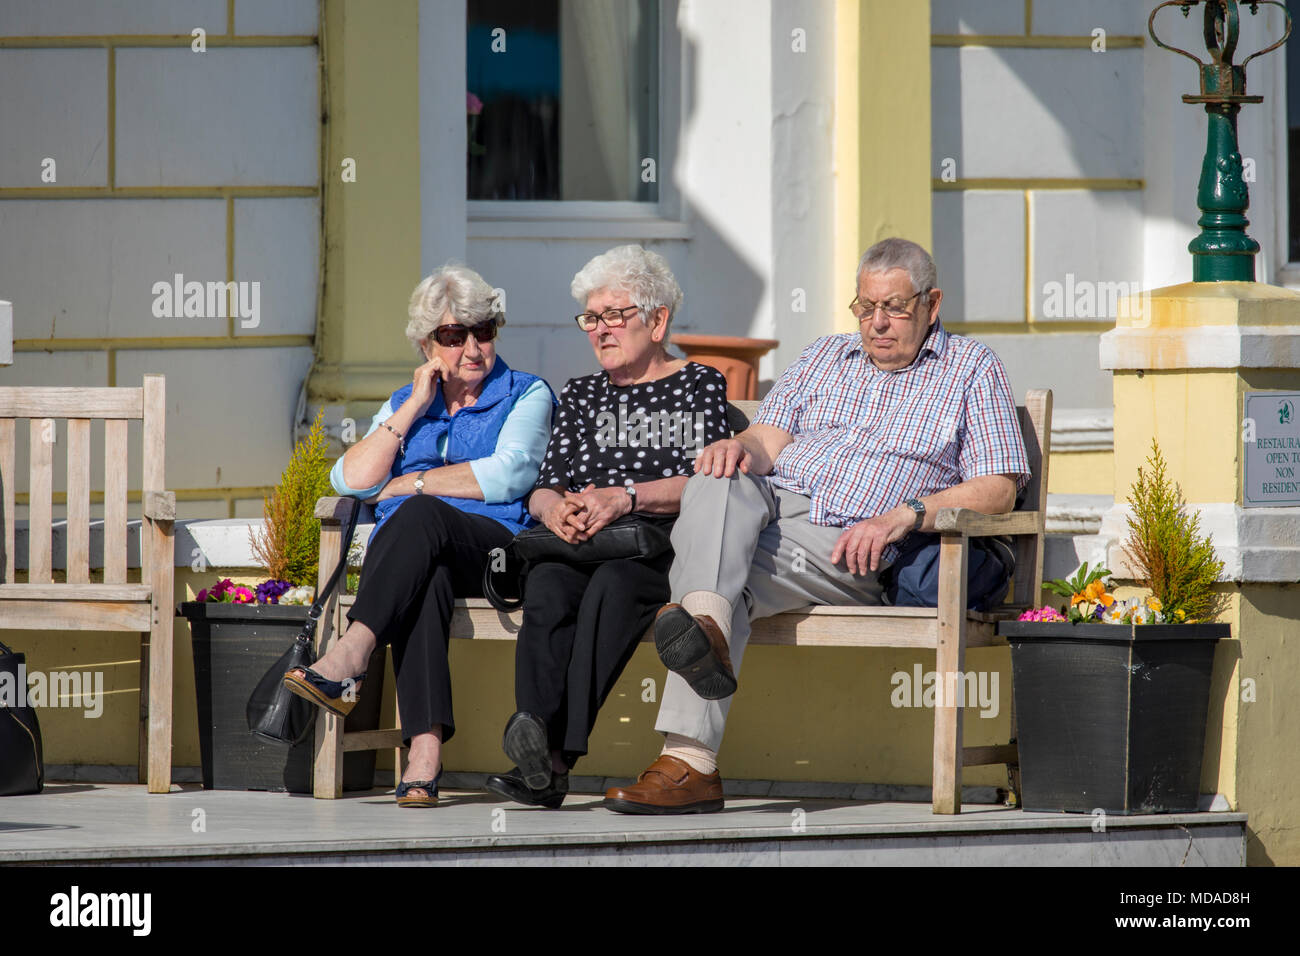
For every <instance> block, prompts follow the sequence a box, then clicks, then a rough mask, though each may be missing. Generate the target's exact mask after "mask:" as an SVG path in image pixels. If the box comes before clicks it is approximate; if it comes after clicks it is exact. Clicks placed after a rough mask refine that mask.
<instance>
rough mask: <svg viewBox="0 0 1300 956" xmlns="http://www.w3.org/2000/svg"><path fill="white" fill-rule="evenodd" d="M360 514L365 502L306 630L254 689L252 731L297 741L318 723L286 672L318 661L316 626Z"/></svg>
mask: <svg viewBox="0 0 1300 956" xmlns="http://www.w3.org/2000/svg"><path fill="white" fill-rule="evenodd" d="M360 513H361V505H360V503H358V504H357V506H356V507H355V508H353V509H352V517H351V518H349V519H348V527H347V530H346V531H344V532H343V549H342V553H341V554H340V555H339V563H338V564H337V565H336V566H335V568H334V573H333V574H331V575H330V578H329V580H328V581H327V582H325V587H324V588H322V589H321V591H320V593H319V594H317V595H316V600H315V602H313V604H312V606H311V610H309V611H308V612H307V622H306V623H305V624H303V626H302V631H300V632H299V634H298V636H297V637H295V638H294V639H293V643H292V644H291V645H289V649H288V650H287V651H285V652H284V653H283V654H281V655H280V658H279V660H277V661H276V662H275V663H274V664H272V665H271V668H270V670H268V671H267V672H266V673H265V674H263V675H262V679H261V680H260V681H258V682H257V686H256V687H254V688H253V693H252V695H251V696H250V697H249V698H248V707H247V709H246V710H245V716H247V718H248V730H249V732H250V733H254V734H257V735H258V736H259V737H266V738H267V739H269V740H279V741H283V742H284V743H289V744H296V743H298V742H299V741H301V740H302V739H303V738H304V737H306V736H307V733H308V732H309V731H310V730H311V728H312V726H313V725H314V723H315V720H316V706H315V705H314V704H313V703H312V702H311V701H309V700H305V699H304V698H302V697H299V696H298V695H297V694H294V693H293V692H291V691H290V690H289V688H287V687H285V686H284V675H285V672H286V671H290V670H293V668H295V667H311V665H312V664H314V663H316V647H315V640H316V625H317V624H318V623H319V622H320V616H321V613H322V611H323V610H324V608H325V602H326V601H328V600H329V596H330V594H331V593H333V591H334V585H336V584H337V583H338V580H339V575H341V574H342V573H343V569H344V568H345V567H346V566H347V563H348V548H349V547H351V545H352V532H354V531H355V530H356V528H357V516H358V515H359V514H360Z"/></svg>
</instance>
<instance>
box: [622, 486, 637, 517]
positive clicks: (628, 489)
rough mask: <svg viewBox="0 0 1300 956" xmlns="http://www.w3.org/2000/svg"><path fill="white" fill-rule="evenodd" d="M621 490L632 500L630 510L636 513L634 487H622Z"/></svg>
mask: <svg viewBox="0 0 1300 956" xmlns="http://www.w3.org/2000/svg"><path fill="white" fill-rule="evenodd" d="M623 490H624V491H626V492H627V496H628V497H629V498H631V499H632V510H633V511H636V485H624V486H623Z"/></svg>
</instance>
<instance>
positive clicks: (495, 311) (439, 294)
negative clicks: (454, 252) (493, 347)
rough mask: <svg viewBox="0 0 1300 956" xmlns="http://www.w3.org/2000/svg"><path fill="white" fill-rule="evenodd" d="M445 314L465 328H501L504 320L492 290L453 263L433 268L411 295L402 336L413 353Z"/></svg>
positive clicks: (468, 270)
mask: <svg viewBox="0 0 1300 956" xmlns="http://www.w3.org/2000/svg"><path fill="white" fill-rule="evenodd" d="M448 313H450V314H451V317H452V319H453V320H454V321H456V322H457V323H459V324H460V325H463V326H465V327H466V328H469V327H470V326H474V325H481V324H482V323H484V322H495V323H496V324H497V325H504V324H505V320H506V317H505V313H504V312H502V311H501V310H500V309H499V308H497V296H496V290H494V289H493V288H492V286H490V285H488V283H487V280H486V279H484V278H483V277H482V276H481V275H479V274H478V273H477V272H475V271H474V270H473V269H471V268H469V267H468V266H463V265H460V264H459V263H454V262H449V263H448V264H447V265H445V266H443V267H442V268H440V269H434V270H433V272H432V273H431V274H430V275H428V276H426V277H425V278H424V279H422V280H421V281H420V284H419V285H417V286H416V287H415V291H414V292H412V293H411V304H410V306H409V308H408V309H407V314H408V315H410V317H411V321H409V322H407V323H406V337H407V338H408V339H409V340H410V342H411V344H412V345H413V346H415V350H416V351H417V352H418V351H419V350H420V343H422V342H423V341H424V340H425V339H427V338H428V337H429V336H430V335H432V334H433V330H434V329H436V328H437V327H438V326H439V325H441V324H442V320H443V317H444V316H446V315H447V314H448Z"/></svg>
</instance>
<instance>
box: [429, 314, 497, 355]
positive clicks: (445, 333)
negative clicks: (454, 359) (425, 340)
mask: <svg viewBox="0 0 1300 956" xmlns="http://www.w3.org/2000/svg"><path fill="white" fill-rule="evenodd" d="M471 333H472V334H473V336H474V341H476V342H491V341H492V340H493V339H494V338H496V337H497V324H496V322H493V321H488V322H483V323H481V324H479V325H476V326H474V327H472V328H468V329H467V328H465V326H463V325H440V326H438V327H437V328H436V329H434V330H433V332H432V333H430V336H429V337H430V338H432V339H433V340H434V341H436V342H437V343H438V344H439V345H441V346H442V347H443V348H445V349H456V348H460V347H461V346H462V345H464V344H465V340H466V339H468V338H469V337H470V334H471Z"/></svg>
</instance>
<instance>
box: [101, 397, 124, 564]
mask: <svg viewBox="0 0 1300 956" xmlns="http://www.w3.org/2000/svg"><path fill="white" fill-rule="evenodd" d="M126 429H127V423H126V422H125V421H123V420H121V419H110V420H109V421H106V422H104V580H105V581H112V582H116V583H121V582H123V581H125V580H126V524H127V512H126V468H127V431H126Z"/></svg>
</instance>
